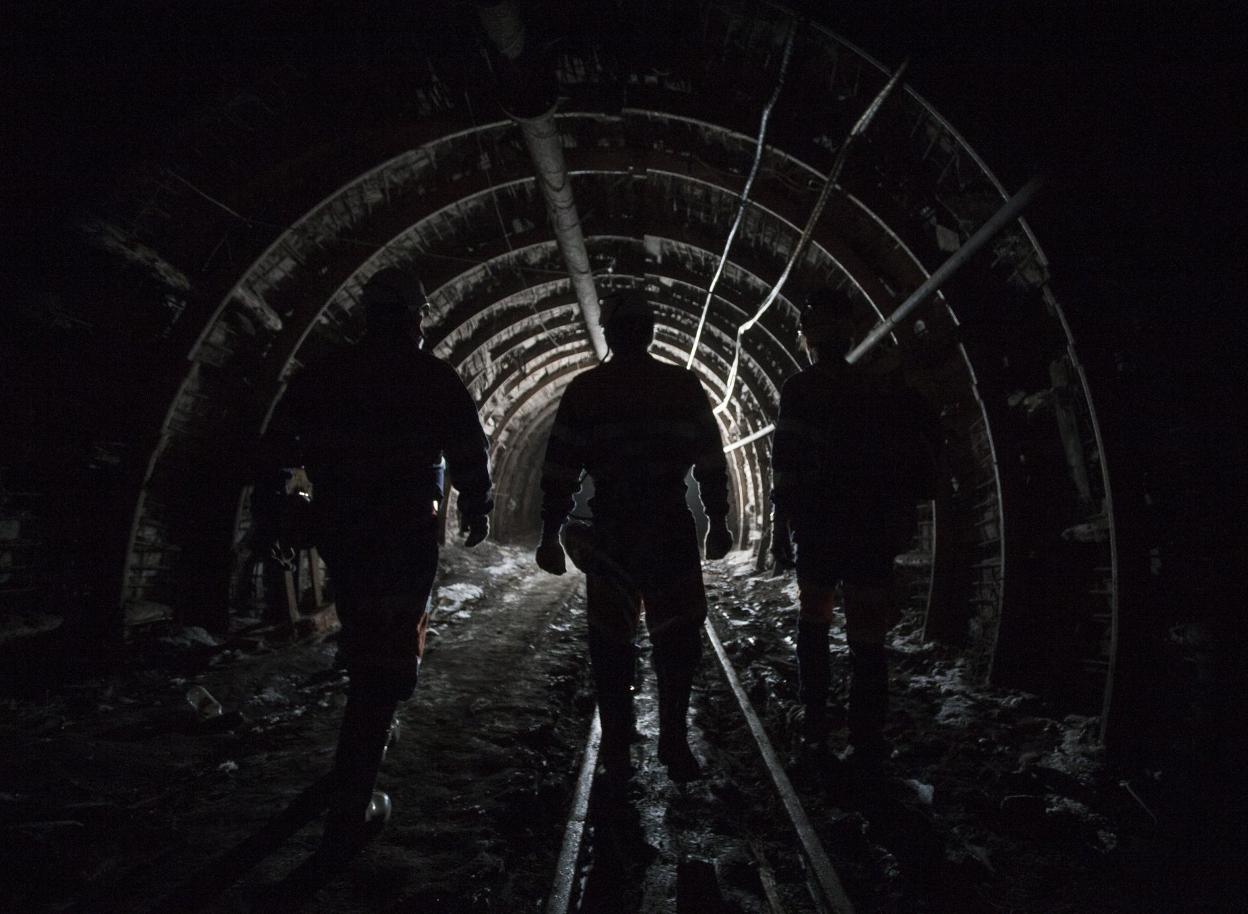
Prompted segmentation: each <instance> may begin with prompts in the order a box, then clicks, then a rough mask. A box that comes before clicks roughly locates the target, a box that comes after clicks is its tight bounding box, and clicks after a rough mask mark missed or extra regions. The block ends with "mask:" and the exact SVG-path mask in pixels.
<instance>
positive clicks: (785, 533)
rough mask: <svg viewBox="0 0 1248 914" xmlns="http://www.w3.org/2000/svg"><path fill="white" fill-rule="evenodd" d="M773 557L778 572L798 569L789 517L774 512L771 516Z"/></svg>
mask: <svg viewBox="0 0 1248 914" xmlns="http://www.w3.org/2000/svg"><path fill="white" fill-rule="evenodd" d="M771 557H772V559H773V560H774V562H775V569H776V571H787V570H788V569H790V568H796V567H797V559H796V557H795V555H794V552H793V531H792V528H791V527H790V526H789V516H788V515H787V514H784V513H782V512H780V511H773V512H772V515H771Z"/></svg>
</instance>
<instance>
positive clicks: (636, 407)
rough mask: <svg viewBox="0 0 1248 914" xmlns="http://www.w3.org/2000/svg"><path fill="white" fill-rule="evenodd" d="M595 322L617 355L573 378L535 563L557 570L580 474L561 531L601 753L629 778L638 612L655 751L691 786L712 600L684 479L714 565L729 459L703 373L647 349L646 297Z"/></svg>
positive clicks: (553, 449)
mask: <svg viewBox="0 0 1248 914" xmlns="http://www.w3.org/2000/svg"><path fill="white" fill-rule="evenodd" d="M602 326H603V331H604V333H605V335H606V339H607V344H608V346H609V347H610V349H611V357H610V358H609V359H608V360H607V361H606V362H604V363H603V364H602V365H599V366H597V367H595V368H593V369H591V370H589V371H587V372H585V373H584V374H581V375H578V376H577V377H576V378H575V379H573V381H572V383H571V384H570V385H569V386H568V389H567V391H566V392H565V393H564V395H563V399H562V400H561V401H560V403H559V409H558V413H557V414H556V416H555V424H554V428H553V429H552V430H551V433H550V441H549V444H548V445H547V449H546V463H545V466H544V468H543V473H542V491H543V503H542V540H541V544H540V545H539V546H538V549H537V564H538V565H539V566H540V567H541V568H543V569H545V570H546V571H548V572H550V573H551V574H563V573H564V571H565V569H566V564H565V553H564V548H563V545H562V544H561V542H560V538H559V534H560V530H561V529H562V528H563V525H564V522H565V520H566V519H567V517H568V515H569V514H570V513H571V511H572V509H573V506H574V496H575V494H576V492H577V491H578V490H579V488H580V485H581V479H582V473H587V474H588V475H589V477H590V478H591V479H592V481H593V492H594V495H593V498H592V499H591V501H590V507H591V510H592V512H593V526H592V531H586V530H585V528H584V525H582V524H578V523H573V524H570V525H569V527H568V531H567V534H565V537H566V539H567V545H568V551H569V553H570V554H571V556H572V559H573V561H574V562H576V564H577V565H578V566H579V567H580V568H582V570H584V571H585V572H586V576H587V583H586V586H587V597H588V617H589V657H590V665H591V667H592V671H593V678H594V687H595V689H596V691H597V695H598V711H599V716H600V719H601V721H602V744H601V751H600V757H601V759H602V763H603V765H604V767H605V768H606V771H607V774H608V776H609V777H613V778H626V777H628V775H629V774H630V773H631V771H632V766H631V760H630V757H629V744H630V742H631V741H632V739H633V737H634V734H635V728H634V721H633V706H632V701H633V699H632V689H633V671H634V667H635V664H636V651H637V648H636V644H635V640H634V639H635V637H636V634H637V625H638V623H639V621H640V619H641V613H642V608H643V607H644V609H645V617H646V627H647V628H648V629H649V632H650V640H651V644H652V646H653V658H654V671H655V678H656V680H657V682H658V693H659V746H658V756H659V760H660V761H661V762H662V763H663V764H664V765H666V766H667V770H668V774H669V775H670V777H671V778H672V779H673V780H675V781H686V780H690V779H693V778H696V777H698V775H699V774H700V773H701V771H700V768H701V766H700V763H699V762H698V760H697V758H696V757H695V756H694V754H693V752H692V751H691V750H690V748H689V742H688V728H687V716H688V709H689V695H690V691H691V689H692V685H693V676H694V673H695V671H696V670H697V667H698V662H699V660H700V658H701V652H702V640H701V631H700V629H701V625H702V622H703V620H704V619H705V618H706V592H705V590H704V589H703V583H702V569H701V566H700V564H699V556H698V540H697V531H696V527H695V524H694V519H693V516H692V514H691V513H690V511H689V508H688V506H687V505H686V502H685V478H686V476H687V474H688V472H689V469H690V467H692V468H693V476H694V478H695V479H696V480H697V483H698V486H699V489H700V492H701V498H702V504H703V507H704V508H705V511H706V515H707V518H708V520H709V528H708V530H707V534H706V557H707V558H708V559H717V558H722V557H723V556H724V555H726V554H727V552H728V550H729V548H731V546H732V534H731V533H730V532H729V530H728V524H727V520H726V518H727V514H728V478H727V464H726V462H725V459H724V453H723V445H722V441H721V439H720V435H719V428H718V426H717V425H716V424H715V419H714V416H713V415H712V413H711V406H710V402H709V400H708V399H707V395H706V392H705V391H704V390H703V388H702V385H701V383H700V382H699V381H698V379H697V377H696V376H695V375H694V374H693V373H692V372H691V371H688V370H687V369H684V368H680V367H678V366H675V365H670V364H666V363H664V362H660V361H658V360H657V359H656V358H654V357H653V356H651V355H650V354H649V351H648V350H649V346H650V344H651V342H652V341H653V339H654V314H653V312H652V310H651V308H650V305H649V304H648V303H647V302H646V300H645V298H644V296H643V295H642V294H641V293H640V292H635V291H628V292H624V293H621V294H619V295H617V296H615V297H614V298H608V299H605V300H604V302H603V320H602Z"/></svg>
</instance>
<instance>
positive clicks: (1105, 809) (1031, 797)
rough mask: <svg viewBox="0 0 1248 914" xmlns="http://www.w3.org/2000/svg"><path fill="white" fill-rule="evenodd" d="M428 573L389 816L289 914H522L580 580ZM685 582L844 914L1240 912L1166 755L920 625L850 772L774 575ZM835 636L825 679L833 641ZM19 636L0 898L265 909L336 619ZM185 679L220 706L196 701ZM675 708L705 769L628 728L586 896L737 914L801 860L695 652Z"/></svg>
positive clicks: (547, 803) (709, 666)
mask: <svg viewBox="0 0 1248 914" xmlns="http://www.w3.org/2000/svg"><path fill="white" fill-rule="evenodd" d="M442 565H443V568H442V576H441V578H440V580H439V589H438V593H437V599H436V604H435V605H436V608H435V616H434V621H433V627H432V631H431V635H430V638H431V640H430V647H429V651H428V654H427V656H426V663H425V668H424V670H423V671H422V680H421V683H420V686H419V687H418V690H417V695H416V697H415V698H414V699H413V700H412V701H411V702H409V703H408V704H407V705H406V706H405V707H404V708H403V709H402V711H401V719H402V735H401V738H400V740H399V742H398V743H397V744H396V745H395V746H394V748H393V749H392V750H391V752H390V755H389V757H388V759H387V761H386V766H385V769H384V771H383V774H382V779H381V780H382V783H381V786H382V787H383V788H384V789H386V790H387V791H388V792H389V793H390V794H391V796H392V797H393V799H394V805H395V812H394V817H393V819H392V821H391V823H390V825H389V826H388V827H387V828H386V830H385V831H384V832H383V833H382V835H381V836H380V837H379V838H378V839H377V840H376V841H374V842H373V843H372V844H371V845H369V847H368V848H366V849H365V851H364V852H363V853H362V854H361V855H360V856H359V857H358V858H357V859H356V861H355V862H354V863H353V864H352V866H351V867H350V868H349V869H347V870H346V871H345V872H342V873H340V874H337V875H335V876H333V878H330V879H329V880H328V881H327V882H326V883H325V884H324V885H322V886H320V887H319V889H318V890H317V891H316V892H314V893H310V894H307V895H306V896H304V897H302V898H301V899H300V901H299V905H298V909H299V910H303V911H308V912H329V911H334V912H344V914H354V912H361V914H362V912H365V911H368V912H400V911H422V912H485V914H489V912H518V914H523V912H536V911H540V910H542V909H543V903H544V898H545V895H546V893H547V892H548V891H549V888H550V880H551V879H552V877H553V871H554V861H555V859H556V857H557V854H558V851H559V846H560V842H561V840H562V835H563V827H564V818H565V816H566V814H567V810H568V807H569V804H570V802H571V796H572V790H573V781H574V778H575V775H576V771H577V767H578V765H579V762H580V753H581V751H582V749H583V747H584V741H585V737H586V733H587V729H588V721H589V718H590V715H591V714H592V708H593V702H592V695H591V693H590V690H589V686H588V676H587V670H586V667H585V660H584V656H583V654H584V652H583V647H582V646H583V639H584V613H583V585H582V580H583V579H581V578H580V577H579V576H577V575H568V576H565V577H563V578H552V577H549V576H545V575H540V574H537V573H535V572H534V571H533V568H532V565H531V563H530V562H529V558H528V554H527V553H526V552H525V551H523V550H520V549H516V548H510V547H498V546H495V545H492V544H486V545H484V546H483V547H480V548H478V549H477V550H472V551H465V550H463V549H460V548H458V547H455V546H452V547H448V549H447V550H446V551H445V553H444V557H443V563H442ZM707 577H708V585H709V589H710V594H711V599H712V621H713V624H714V625H715V627H716V630H717V631H718V632H719V634H720V636H721V638H722V640H723V641H724V643H725V647H726V650H727V652H728V654H729V656H730V657H731V659H732V662H733V665H734V667H735V669H736V670H737V671H738V673H739V675H740V676H741V679H742V682H743V684H744V685H745V687H746V689H747V691H748V693H749V695H750V698H751V700H752V702H753V703H754V705H755V707H756V709H757V710H758V711H759V712H760V714H761V715H762V717H763V719H764V722H765V724H766V727H767V729H768V732H769V735H770V736H771V739H772V741H773V742H774V744H775V745H776V747H777V749H778V751H779V752H780V754H781V756H782V757H783V758H784V759H785V760H786V762H787V764H788V766H789V772H790V776H791V777H792V779H793V781H794V783H795V785H796V786H797V788H798V790H799V792H800V793H801V795H802V797H803V801H804V803H805V804H806V805H807V809H808V812H809V814H810V816H811V819H812V821H813V822H814V823H815V826H816V829H817V830H818V831H819V833H820V835H821V837H822V838H823V841H824V843H825V845H826V846H827V848H828V850H829V853H830V854H831V856H832V857H833V860H834V862H835V864H836V865H837V867H838V870H840V872H841V876H842V879H843V880H844V882H845V884H846V887H847V889H848V891H849V893H850V895H851V897H853V898H854V900H855V903H856V905H857V910H858V911H859V912H860V914H873V912H903V911H913V912H943V911H949V912H985V914H988V912H1012V914H1032V912H1034V914H1042V912H1043V914H1059V912H1080V914H1126V912H1136V914H1138V912H1151V911H1193V912H1195V911H1222V910H1227V911H1230V910H1236V908H1235V907H1234V902H1231V903H1229V904H1228V903H1227V902H1226V901H1225V897H1224V896H1223V894H1222V893H1221V887H1222V886H1223V884H1224V879H1225V877H1226V874H1227V873H1230V872H1234V871H1235V870H1236V869H1237V868H1238V863H1237V862H1236V861H1237V860H1238V856H1237V853H1236V852H1235V850H1234V847H1233V846H1228V845H1226V844H1223V843H1221V842H1219V841H1218V840H1210V839H1211V837H1212V838H1214V839H1216V838H1217V837H1218V836H1217V835H1216V834H1215V835H1213V836H1210V835H1209V834H1208V833H1207V830H1206V831H1202V830H1201V821H1202V817H1201V815H1200V812H1201V808H1200V807H1199V806H1197V807H1193V806H1192V804H1191V803H1190V802H1189V799H1190V793H1181V794H1180V793H1178V792H1176V791H1175V790H1174V789H1169V790H1167V787H1168V786H1169V784H1170V781H1168V780H1167V778H1168V777H1170V775H1169V774H1168V773H1164V772H1154V773H1151V774H1146V775H1143V776H1137V777H1135V778H1131V779H1127V778H1124V776H1122V775H1121V774H1119V773H1115V772H1112V771H1111V770H1109V769H1107V768H1106V766H1105V764H1104V760H1103V759H1102V757H1101V755H1100V753H1099V751H1098V749H1097V747H1096V746H1095V743H1094V736H1095V733H1096V721H1095V720H1094V719H1090V718H1085V717H1077V716H1060V715H1056V714H1055V713H1053V712H1052V711H1051V709H1049V708H1048V707H1047V706H1046V704H1045V702H1044V701H1043V700H1042V699H1040V698H1039V697H1037V696H1034V695H1028V694H1025V693H1020V692H1010V691H1002V690H992V689H987V688H983V687H981V686H979V685H978V684H977V683H975V682H974V681H972V680H971V677H970V676H969V675H968V673H967V670H966V668H965V665H964V662H963V661H962V660H961V659H960V658H959V656H958V654H957V653H956V652H954V651H953V650H951V649H948V648H945V647H942V646H940V645H935V644H930V643H923V642H922V641H921V639H920V637H919V634H918V633H919V630H920V620H919V619H918V618H915V617H909V618H907V619H905V620H904V621H903V622H902V624H901V625H899V626H898V628H897V629H896V630H895V631H894V634H893V637H892V641H891V644H890V659H891V662H892V663H891V667H892V690H893V698H894V701H893V709H892V712H891V716H890V725H889V730H888V735H889V736H890V738H891V739H892V743H893V746H894V749H895V751H894V755H893V758H892V760H891V761H890V762H889V767H888V771H887V774H888V777H887V778H885V779H883V780H881V781H879V782H875V783H873V784H871V785H862V784H859V783H856V782H852V781H850V780H848V779H847V778H846V777H845V776H844V775H843V773H841V772H840V771H839V770H838V766H836V765H835V764H834V763H831V762H829V763H826V764H820V765H814V766H812V765H810V764H804V763H802V762H801V760H799V759H798V758H797V756H796V754H795V751H794V750H795V738H796V728H797V723H798V715H797V713H796V710H797V707H796V685H795V680H796V671H795V669H794V661H793V641H792V633H793V630H794V626H795V618H796V610H795V607H794V603H795V589H794V587H793V584H792V581H791V579H789V578H784V577H771V576H768V575H756V574H754V573H753V571H752V563H751V561H750V560H749V557H748V556H746V555H745V554H743V553H738V554H734V555H733V556H730V557H729V559H727V560H725V561H723V562H718V563H713V564H712V565H709V566H708V572H707ZM833 639H834V647H835V649H836V652H837V653H836V655H835V658H834V663H835V664H836V667H835V668H834V669H843V666H844V663H845V657H844V651H845V648H844V641H843V633H841V632H838V630H836V629H835V628H834V630H833ZM38 651H39V642H36V641H32V642H30V644H29V645H27V646H25V647H24V648H23V653H22V662H20V663H15V662H11V663H9V664H7V666H6V668H5V669H6V670H7V672H6V674H5V680H4V681H5V684H6V688H5V691H4V697H3V699H2V700H0V733H2V734H3V735H4V737H5V742H6V745H7V746H8V747H9V749H8V751H6V752H5V753H4V755H3V760H0V778H2V780H0V784H2V786H0V820H2V821H3V823H4V824H3V829H4V833H5V840H4V844H5V847H6V853H5V855H4V857H3V860H4V862H3V866H4V869H5V870H6V872H4V873H3V880H2V885H0V908H2V909H3V910H6V911H9V910H11V911H15V912H18V911H20V912H37V911H62V910H73V911H79V912H91V914H94V912H110V911H126V912H149V911H150V912H155V911H182V910H192V909H196V910H204V911H213V912H235V911H254V910H267V909H269V908H270V907H271V906H272V905H271V902H272V898H273V895H272V892H273V887H274V886H275V885H278V884H280V882H281V880H282V879H283V877H284V876H286V875H287V874H289V873H290V872H291V871H292V870H294V869H295V867H297V866H298V864H299V863H300V862H301V861H302V860H304V859H306V857H307V855H308V854H309V853H310V852H311V851H312V850H313V849H314V848H315V845H316V841H317V837H318V835H319V822H318V821H317V820H316V819H315V818H314V817H313V816H312V815H311V814H310V813H307V814H305V813H303V812H301V810H302V807H301V805H300V802H301V799H300V798H301V797H305V798H306V795H307V794H306V791H307V789H308V788H309V786H310V785H312V784H313V783H314V782H315V781H316V779H317V778H318V777H319V776H320V775H322V774H323V773H324V772H325V771H326V770H327V769H328V767H329V763H330V758H331V754H332V751H333V745H334V737H335V734H336V730H337V725H338V719H339V715H340V710H341V707H342V704H343V701H344V685H345V680H344V678H343V676H342V675H341V673H340V672H338V671H336V670H335V669H334V667H333V656H334V643H333V635H332V633H330V634H328V635H326V634H321V635H316V634H312V635H307V636H305V637H303V638H302V639H295V638H293V637H292V636H291V635H290V633H289V632H283V631H282V630H281V629H279V628H275V627H271V626H270V627H263V626H259V625H258V624H256V623H254V621H253V622H252V623H248V622H246V621H245V620H240V621H239V624H238V631H236V632H235V633H234V634H233V635H232V636H231V637H230V638H228V639H225V640H218V639H213V638H211V637H209V636H207V635H206V634H205V633H203V632H200V631H196V630H181V631H166V632H164V633H161V637H160V638H148V639H145V640H144V641H143V642H142V643H138V644H135V645H133V646H132V651H131V656H130V658H129V659H128V661H127V663H126V664H125V666H124V667H123V668H122V669H120V670H117V671H113V672H110V673H109V674H107V675H95V676H90V677H83V676H76V677H73V678H65V677H64V676H61V675H60V674H58V673H57V672H56V670H57V667H56V666H55V664H52V663H50V662H49V663H48V664H46V665H44V666H42V667H41V666H40V664H39V663H38V662H37V658H38ZM643 667H644V668H645V669H646V674H645V677H644V679H643V688H642V690H641V694H640V697H639V708H640V710H641V715H640V721H639V726H640V729H641V731H642V733H643V735H645V736H647V737H652V736H653V733H654V730H655V721H654V719H653V718H654V714H653V692H652V675H651V674H650V673H649V668H648V663H645V664H643ZM195 685H200V686H203V687H204V688H206V689H207V690H208V691H209V692H210V693H211V694H212V695H213V696H214V697H215V698H216V699H217V700H218V701H220V703H221V704H222V706H223V708H224V710H225V713H224V715H223V716H222V717H221V718H218V719H217V720H215V721H209V722H204V721H202V720H200V719H199V717H198V716H197V714H196V713H195V711H194V710H193V709H192V708H191V707H190V705H189V704H188V702H187V700H186V693H187V692H188V690H190V689H191V688H192V687H193V686H195ZM693 721H694V741H695V746H696V748H697V750H698V751H699V753H700V754H701V755H702V756H703V757H704V758H705V759H706V760H707V762H708V767H707V778H706V780H705V782H703V783H701V784H699V785H696V786H694V787H691V788H690V789H688V790H682V791H674V790H673V789H672V788H671V785H670V784H668V783H667V782H666V781H665V778H664V776H663V773H662V770H661V768H660V767H659V766H657V764H656V763H655V762H654V760H653V757H652V749H653V740H652V739H648V740H647V741H645V742H643V743H642V744H641V745H639V747H638V748H637V749H636V750H635V751H636V753H637V758H638V761H639V764H640V772H641V773H640V774H639V776H638V786H637V787H636V789H635V791H634V794H633V796H632V798H631V799H630V800H629V801H628V802H627V803H626V804H625V805H624V806H623V807H620V806H618V805H617V806H611V805H604V804H603V803H601V802H599V801H597V799H596V801H595V804H596V805H595V809H594V812H593V815H592V816H591V822H590V829H589V845H588V855H587V858H586V860H585V861H584V863H583V866H582V870H583V872H582V882H581V889H582V891H583V892H584V897H585V899H586V901H585V906H584V909H585V910H588V911H603V912H607V911H616V910H621V911H623V910H629V911H638V912H642V911H645V912H650V911H655V912H657V911H664V910H675V909H676V908H675V892H674V888H673V887H674V886H675V885H676V883H677V882H678V881H679V880H677V878H676V874H677V871H678V870H679V871H680V872H681V874H682V875H681V877H680V878H681V879H685V878H686V877H689V878H690V879H692V878H693V877H694V876H697V877H698V878H710V879H711V880H712V881H713V882H717V883H718V885H719V887H720V889H721V890H722V895H723V898H724V901H723V905H722V906H721V907H720V908H718V910H723V911H733V912H741V914H749V912H752V911H754V910H762V908H760V907H759V906H758V905H759V902H758V901H757V900H756V895H757V893H755V892H753V891H752V890H751V889H750V887H751V886H754V885H756V883H757V879H758V877H757V871H758V867H759V864H758V861H759V859H760V858H761V859H762V860H763V861H765V863H766V864H767V865H769V866H770V867H771V868H773V869H774V871H775V874H776V875H777V876H778V877H779V878H780V880H781V882H783V881H784V880H785V879H786V878H788V877H792V876H793V875H794V874H795V873H796V874H797V875H798V876H800V864H799V862H798V861H797V859H796V852H795V851H794V850H793V849H792V847H791V846H788V845H785V844H784V843H783V842H781V841H780V840H779V839H776V838H774V835H773V833H774V829H775V822H776V820H777V813H776V806H775V801H774V799H773V798H772V796H771V792H770V788H769V787H768V786H767V784H766V781H765V776H764V774H763V773H762V769H761V768H759V767H758V765H757V762H756V761H754V755H755V750H754V748H753V745H752V743H751V741H750V739H749V737H748V735H747V733H746V732H745V728H744V726H743V724H742V722H741V719H740V714H739V712H738V711H737V710H736V708H735V705H734V703H733V700H732V697H731V695H730V693H729V692H728V690H727V688H726V687H725V685H724V683H723V680H722V677H721V676H720V675H719V673H718V671H717V667H716V663H715V659H714V657H713V655H712V654H711V652H710V651H709V649H708V650H707V651H706V653H705V660H704V664H703V669H702V671H701V674H700V676H699V679H698V683H697V687H696V691H695V698H694V715H693ZM834 742H835V740H834ZM834 748H835V746H834ZM1123 780H1127V786H1125V787H1124V786H1123V784H1122V781H1123ZM1128 788H1129V789H1128ZM1133 794H1134V795H1133ZM283 816H284V818H283ZM275 823H276V824H275ZM742 828H744V829H745V832H746V833H745V834H744V835H743V834H741V829H742ZM734 829H735V837H734V836H733V835H734ZM621 835H623V836H624V843H621ZM612 842H614V843H612ZM751 842H752V843H751ZM691 873H692V875H690V874H691ZM707 873H711V874H713V875H712V876H710V877H707V875H706V874H707ZM622 887H623V888H622ZM783 891H788V890H787V889H786V890H783ZM789 903H791V905H792V909H793V910H801V909H802V905H804V904H805V902H804V901H802V900H801V899H798V898H796V897H793V898H790V899H789V900H788V901H786V904H789ZM1239 910H1243V908H1240V909H1239Z"/></svg>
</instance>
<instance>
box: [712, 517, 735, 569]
mask: <svg viewBox="0 0 1248 914" xmlns="http://www.w3.org/2000/svg"><path fill="white" fill-rule="evenodd" d="M709 520H710V526H709V527H708V528H707V530H706V558H707V561H713V560H715V559H722V558H723V557H724V556H726V555H727V554H728V550H729V549H731V548H732V531H731V530H729V529H728V518H726V517H712V518H710V519H709Z"/></svg>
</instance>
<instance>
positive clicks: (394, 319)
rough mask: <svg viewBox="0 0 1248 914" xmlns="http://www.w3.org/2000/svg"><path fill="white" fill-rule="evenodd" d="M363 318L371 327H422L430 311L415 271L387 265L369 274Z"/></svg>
mask: <svg viewBox="0 0 1248 914" xmlns="http://www.w3.org/2000/svg"><path fill="white" fill-rule="evenodd" d="M360 298H361V301H362V302H363V305H364V319H365V321H367V323H368V327H369V328H370V329H371V330H377V329H383V328H395V327H405V328H406V327H410V328H419V327H420V319H421V318H422V317H424V316H425V315H426V314H427V313H428V311H429V301H428V299H426V298H425V290H424V288H423V287H422V286H421V284H420V280H419V279H418V278H417V277H416V275H415V274H413V273H411V272H410V271H408V270H405V269H403V268H402V267H384V268H382V269H380V270H378V271H377V272H376V273H374V274H373V275H372V276H370V277H369V278H368V280H367V282H365V283H364V288H363V291H362V293H361V296H360Z"/></svg>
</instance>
